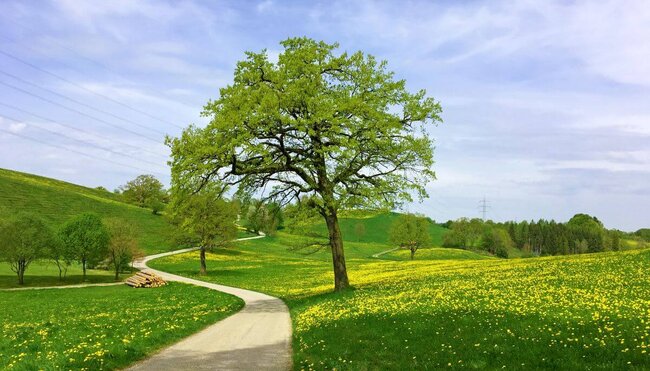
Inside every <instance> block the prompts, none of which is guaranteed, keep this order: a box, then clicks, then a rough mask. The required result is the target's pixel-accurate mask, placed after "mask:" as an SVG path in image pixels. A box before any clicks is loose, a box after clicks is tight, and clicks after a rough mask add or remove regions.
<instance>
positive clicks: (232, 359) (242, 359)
mask: <svg viewBox="0 0 650 371" xmlns="http://www.w3.org/2000/svg"><path fill="white" fill-rule="evenodd" d="M262 237H264V236H256V237H248V238H241V239H238V240H237V241H243V240H251V239H256V238H262ZM194 250H197V248H190V249H182V250H176V251H170V252H166V253H162V254H156V255H150V256H146V257H144V258H142V259H140V260H138V261H136V262H135V263H134V266H135V267H136V268H138V269H141V270H143V271H148V272H152V273H155V274H157V275H159V276H161V277H162V278H163V279H165V280H166V281H176V282H183V283H189V284H192V285H196V286H202V287H207V288H209V289H212V290H217V291H221V292H225V293H227V294H231V295H235V296H237V297H239V298H241V299H242V300H244V303H245V306H244V308H243V309H242V310H240V311H239V312H237V313H235V314H233V315H232V316H230V317H228V318H226V319H224V320H221V321H219V322H217V323H215V324H214V325H211V326H209V327H207V328H206V329H204V330H202V331H200V332H198V333H196V334H194V335H191V336H190V337H188V338H185V339H183V340H181V341H180V342H178V343H176V344H174V345H172V346H170V347H167V348H165V349H163V350H162V351H160V352H159V353H157V354H154V355H153V356H151V357H149V358H147V359H145V360H143V361H141V362H138V363H136V364H135V365H133V366H131V367H130V368H128V370H289V369H291V365H292V361H291V317H290V315H289V309H288V308H287V306H286V305H285V304H284V302H283V301H282V300H280V299H278V298H276V297H273V296H269V295H266V294H262V293H259V292H256V291H250V290H244V289H239V288H236V287H230V286H223V285H218V284H214V283H209V282H205V281H199V280H195V279H191V278H187V277H182V276H177V275H175V274H171V273H167V272H163V271H159V270H155V269H151V268H149V267H148V266H147V262H149V261H151V260H153V259H157V258H162V257H165V256H170V255H175V254H182V253H185V252H189V251H194Z"/></svg>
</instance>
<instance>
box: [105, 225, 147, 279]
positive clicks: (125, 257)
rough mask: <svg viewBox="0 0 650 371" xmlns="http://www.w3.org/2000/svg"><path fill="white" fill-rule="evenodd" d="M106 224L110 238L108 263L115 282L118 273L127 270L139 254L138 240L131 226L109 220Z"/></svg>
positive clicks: (118, 275) (118, 276)
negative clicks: (112, 271) (113, 273)
mask: <svg viewBox="0 0 650 371" xmlns="http://www.w3.org/2000/svg"><path fill="white" fill-rule="evenodd" d="M106 224H107V227H108V232H109V234H110V236H111V240H110V243H109V244H108V263H109V266H111V267H112V268H113V269H114V272H115V280H116V281H117V280H118V279H119V278H120V272H123V271H124V269H126V268H128V267H129V265H130V264H131V262H132V261H133V259H134V258H136V257H137V256H140V255H141V253H140V251H139V250H138V240H137V239H136V237H135V235H136V234H135V229H134V228H133V225H131V224H130V223H127V222H125V221H124V220H121V219H111V220H109V221H108V222H107V223H106Z"/></svg>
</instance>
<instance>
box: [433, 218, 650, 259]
mask: <svg viewBox="0 0 650 371" xmlns="http://www.w3.org/2000/svg"><path fill="white" fill-rule="evenodd" d="M442 225H443V226H444V227H447V228H449V230H450V231H449V232H448V233H447V234H446V235H445V238H444V242H443V245H444V246H446V247H457V248H465V249H480V250H486V251H488V252H490V253H493V254H495V255H498V256H503V257H507V256H508V252H509V251H511V250H512V249H513V248H516V249H519V250H521V251H522V252H523V253H527V254H531V255H565V254H582V253H589V252H601V251H618V250H622V249H626V248H631V247H634V248H638V247H644V246H646V245H648V242H650V229H640V230H638V231H637V232H634V233H627V232H622V231H619V230H616V229H607V228H605V227H604V225H603V223H602V222H601V221H600V220H598V218H596V217H594V216H590V215H587V214H576V215H575V216H574V217H573V218H571V220H569V221H568V222H567V223H558V222H556V221H554V220H550V221H548V220H543V219H540V220H539V221H523V222H514V221H508V222H504V223H495V222H493V221H485V222H484V221H483V220H481V219H467V218H461V219H459V220H456V221H448V222H446V223H443V224H442Z"/></svg>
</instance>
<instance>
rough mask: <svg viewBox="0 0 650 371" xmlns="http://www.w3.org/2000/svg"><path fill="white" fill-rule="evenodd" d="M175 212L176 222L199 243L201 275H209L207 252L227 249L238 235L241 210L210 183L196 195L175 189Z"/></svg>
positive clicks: (174, 219) (174, 220) (173, 215)
mask: <svg viewBox="0 0 650 371" xmlns="http://www.w3.org/2000/svg"><path fill="white" fill-rule="evenodd" d="M171 212H172V221H173V223H174V224H176V225H177V226H178V227H179V228H180V229H181V231H182V232H183V233H185V234H187V235H188V236H189V237H190V238H191V239H195V240H197V241H198V244H199V252H200V264H201V266H200V273H201V274H206V273H207V264H206V256H205V253H206V251H208V250H211V249H213V248H216V247H219V246H225V245H226V244H228V243H229V242H231V241H232V240H234V239H235V237H236V236H237V225H236V224H235V222H236V220H237V207H235V205H234V203H233V202H230V201H227V200H225V199H223V198H222V194H221V193H220V192H219V190H218V189H217V187H216V186H215V185H213V184H209V185H206V186H205V187H203V188H202V189H201V190H200V191H198V192H196V193H187V192H184V191H183V190H182V189H179V188H175V189H174V188H172V202H171Z"/></svg>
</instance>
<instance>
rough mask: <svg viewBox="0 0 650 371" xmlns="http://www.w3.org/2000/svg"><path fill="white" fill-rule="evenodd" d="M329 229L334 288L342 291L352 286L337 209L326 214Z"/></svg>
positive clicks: (331, 209)
mask: <svg viewBox="0 0 650 371" xmlns="http://www.w3.org/2000/svg"><path fill="white" fill-rule="evenodd" d="M325 221H326V222H327V229H328V231H329V238H330V247H331V248H332V264H333V266H334V290H335V291H342V290H344V289H346V288H348V287H349V286H350V281H349V280H348V271H347V269H346V267H345V256H344V253H343V238H342V236H341V229H340V227H339V219H338V216H337V215H336V210H335V209H333V208H330V209H329V210H328V212H327V215H325Z"/></svg>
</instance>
